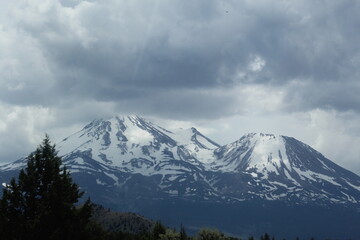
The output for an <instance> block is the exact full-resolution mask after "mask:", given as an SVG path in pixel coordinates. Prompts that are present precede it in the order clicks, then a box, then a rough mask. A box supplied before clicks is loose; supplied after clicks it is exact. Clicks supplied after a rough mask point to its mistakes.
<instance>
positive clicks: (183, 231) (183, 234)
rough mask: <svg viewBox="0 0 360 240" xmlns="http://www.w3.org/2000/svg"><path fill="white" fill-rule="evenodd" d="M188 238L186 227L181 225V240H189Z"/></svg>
mask: <svg viewBox="0 0 360 240" xmlns="http://www.w3.org/2000/svg"><path fill="white" fill-rule="evenodd" d="M187 239H188V236H187V234H186V231H185V228H184V226H183V225H182V224H181V226H180V240H187Z"/></svg>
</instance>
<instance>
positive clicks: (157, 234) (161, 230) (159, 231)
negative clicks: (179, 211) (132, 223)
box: [152, 221, 166, 240]
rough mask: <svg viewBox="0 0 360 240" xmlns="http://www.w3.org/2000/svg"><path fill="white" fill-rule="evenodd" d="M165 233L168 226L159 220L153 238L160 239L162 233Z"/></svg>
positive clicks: (154, 239)
mask: <svg viewBox="0 0 360 240" xmlns="http://www.w3.org/2000/svg"><path fill="white" fill-rule="evenodd" d="M165 233H166V228H165V227H164V225H162V224H161V222H159V221H157V222H156V223H155V225H154V228H153V231H152V239H153V240H158V239H160V235H161V234H165Z"/></svg>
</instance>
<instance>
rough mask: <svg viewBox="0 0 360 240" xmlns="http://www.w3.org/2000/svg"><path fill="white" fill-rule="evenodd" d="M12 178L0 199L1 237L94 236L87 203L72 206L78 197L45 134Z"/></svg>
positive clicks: (77, 191)
mask: <svg viewBox="0 0 360 240" xmlns="http://www.w3.org/2000/svg"><path fill="white" fill-rule="evenodd" d="M27 159H28V162H27V167H26V168H25V170H21V171H20V174H19V177H18V181H16V179H15V178H13V179H12V180H11V182H10V184H9V185H8V186H7V187H6V188H4V190H3V196H2V199H1V200H0V213H1V214H0V238H1V239H94V238H90V237H91V236H92V234H89V232H91V231H93V230H94V231H95V229H96V227H94V226H90V220H89V219H90V216H91V211H92V210H91V204H90V201H87V202H86V203H85V204H84V205H83V207H82V208H80V209H76V208H75V205H74V204H75V203H77V201H78V199H79V198H80V197H81V196H82V194H83V193H82V192H80V190H79V187H78V185H77V184H75V183H73V182H72V179H71V177H70V173H69V172H68V171H67V170H66V168H65V167H64V168H61V158H60V157H58V156H57V153H56V150H55V146H54V145H51V143H50V140H49V137H48V136H46V137H45V139H44V140H43V143H42V144H41V145H40V146H39V147H38V148H37V149H36V151H35V152H34V153H32V154H31V155H30V156H29V157H28V158H27ZM94 235H96V234H94Z"/></svg>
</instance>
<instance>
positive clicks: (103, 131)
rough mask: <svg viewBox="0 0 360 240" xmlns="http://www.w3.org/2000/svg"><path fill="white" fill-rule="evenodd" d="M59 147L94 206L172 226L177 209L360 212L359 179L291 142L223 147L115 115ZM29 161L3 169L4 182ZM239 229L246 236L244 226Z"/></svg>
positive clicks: (277, 139)
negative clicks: (146, 216)
mask: <svg viewBox="0 0 360 240" xmlns="http://www.w3.org/2000/svg"><path fill="white" fill-rule="evenodd" d="M57 148H58V150H59V155H60V156H62V157H63V163H64V164H65V165H66V166H67V168H68V169H69V170H70V172H71V174H72V176H73V178H74V180H75V181H76V182H78V183H79V185H80V186H81V188H82V189H83V190H84V191H85V192H86V195H87V196H90V197H91V199H92V200H93V201H94V202H97V203H100V204H102V205H104V206H107V207H111V208H113V209H115V210H126V211H136V212H139V213H141V214H143V215H150V217H154V218H156V217H158V218H161V219H167V220H168V222H169V223H171V221H170V220H169V219H172V217H173V216H172V215H171V216H170V215H169V213H170V212H173V211H178V212H177V213H176V214H177V215H176V216H177V217H176V219H175V220H174V219H173V221H174V222H176V221H179V219H181V217H180V216H181V215H182V214H185V213H189V215H191V214H192V211H195V212H196V211H200V213H199V216H198V217H199V218H201V216H202V214H207V213H210V212H212V214H213V215H216V214H220V212H216V211H217V210H220V209H222V210H221V214H222V215H221V214H220V216H222V217H224V216H223V214H225V213H226V217H228V215H231V214H233V212H234V211H235V210H236V209H242V210H241V214H245V213H248V214H250V215H249V216H253V215H254V214H255V213H256V212H257V211H260V210H259V209H262V211H270V210H269V209H276V210H274V211H275V212H276V215H278V217H279V218H280V217H281V218H284V216H283V214H281V212H283V211H284V209H285V208H286V209H288V210H286V211H285V212H289V211H290V210H289V209H292V210H291V211H293V210H294V208H296V207H297V206H303V207H306V209H307V207H316V209H317V210H318V209H319V208H318V207H320V208H322V209H328V208H329V207H331V208H336V209H337V208H341V209H343V208H347V209H355V211H354V210H349V211H350V214H355V213H356V212H357V211H358V210H357V209H360V177H359V176H358V175H356V174H354V173H352V172H350V171H348V170H346V169H344V168H342V167H340V166H338V165H336V164H335V163H333V162H332V161H330V160H329V159H327V158H325V157H324V156H323V155H322V154H321V153H319V152H317V151H316V150H314V149H313V148H311V147H310V146H308V145H306V144H304V143H302V142H300V141H298V140H296V139H294V138H291V137H286V136H279V135H272V134H262V133H250V134H247V135H245V136H243V137H241V138H240V139H239V140H237V141H235V142H233V143H230V144H227V145H224V146H220V145H219V144H217V143H216V142H215V141H213V140H211V139H210V138H208V137H206V136H205V135H203V134H202V133H200V132H199V131H198V130H197V129H195V128H190V129H178V130H176V131H170V130H166V129H165V128H163V127H160V126H158V125H156V124H154V123H151V122H150V121H147V120H146V119H144V118H141V117H139V116H116V117H113V118H109V119H97V120H94V121H92V122H91V123H89V124H88V125H86V126H85V127H84V128H83V129H81V130H80V131H79V132H77V133H75V134H73V135H71V136H69V137H67V138H65V139H64V140H63V141H61V142H60V143H58V144H57ZM25 162H26V160H25V159H20V160H17V161H15V162H14V163H11V164H6V165H3V166H0V177H1V180H2V182H8V181H9V178H10V177H11V176H14V175H15V174H16V173H17V172H18V171H19V170H20V169H21V168H22V167H24V166H25ZM173 204H175V205H173ZM269 204H270V205H271V206H273V205H274V206H276V207H274V208H270V207H269ZM278 204H280V205H281V207H280V208H279V206H278ZM181 206H182V207H181ZM185 206H186V207H185ZM189 206H190V207H189ZM214 206H216V207H214ZM254 206H255V207H254ZM264 206H266V207H265V208H264ZM289 207H290V208H289ZM205 209H207V210H205ZM249 209H252V210H251V212H249V211H250V210H249ZM317 210H316V211H315V210H313V209H312V210H311V213H313V212H317ZM189 211H190V212H189ZM236 211H237V210H236ZM236 211H235V212H236ZM239 211H240V210H239ZM324 211H325V210H324ZM326 211H328V210H326ZM341 211H343V210H341ZM304 212H306V211H304V210H301V211H297V212H296V213H295V214H298V215H299V216H301V214H304ZM333 213H334V214H335V213H338V212H336V211H335V210H334V211H333ZM174 214H175V213H174ZM258 214H260V215H261V214H262V213H261V212H258ZM340 214H342V213H340ZM358 215H359V214H357V215H356V219H357V220H359V219H360V218H359V216H358ZM184 217H185V218H186V216H184ZM285 218H286V217H285ZM196 219H197V218H192V219H191V220H188V221H195V220H196ZM327 219H328V218H327ZM210 220H211V219H210ZM210 220H208V219H207V220H206V221H210ZM325 220H326V219H325ZM325 220H324V219H321V221H323V222H326V221H325ZM357 220H356V221H357ZM199 221H200V220H199ZM199 221H198V222H194V223H193V224H194V226H195V225H198V224H199V223H200V224H201V223H203V222H199ZM201 221H205V220H204V219H202V220H201ZM271 221H273V219H272V220H271ZM279 221H280V220H279ZM314 221H315V218H314ZM309 223H310V222H309ZM209 224H210V223H209ZM212 224H213V225H215V226H219V224H220V223H212ZM229 224H230V223H229ZM244 224H245V225H246V224H248V223H244ZM254 224H258V223H254ZM312 224H313V222H312ZM329 224H330V223H329ZM230 225H231V224H230ZM230 225H229V226H230ZM229 226H225V227H229ZM264 226H265V225H264ZM266 226H267V225H266ZM314 226H315V225H314ZM339 226H340V225H339ZM310 227H312V226H310ZM249 228H250V229H252V228H251V226H249ZM234 229H235V230H233V231H240V230H239V229H238V227H237V225H236V226H235V225H234ZM236 229H237V230H236ZM264 229H265V228H264ZM247 230H248V229H247ZM241 231H245V230H244V229H242V230H241ZM351 231H352V230H351V229H350V230H349V232H351ZM330 237H332V236H330Z"/></svg>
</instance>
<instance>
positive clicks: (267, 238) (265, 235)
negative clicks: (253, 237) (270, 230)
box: [260, 233, 270, 240]
mask: <svg viewBox="0 0 360 240" xmlns="http://www.w3.org/2000/svg"><path fill="white" fill-rule="evenodd" d="M260 240H270V236H269V234H267V233H265V234H264V235H263V236H261V237H260Z"/></svg>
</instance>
